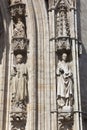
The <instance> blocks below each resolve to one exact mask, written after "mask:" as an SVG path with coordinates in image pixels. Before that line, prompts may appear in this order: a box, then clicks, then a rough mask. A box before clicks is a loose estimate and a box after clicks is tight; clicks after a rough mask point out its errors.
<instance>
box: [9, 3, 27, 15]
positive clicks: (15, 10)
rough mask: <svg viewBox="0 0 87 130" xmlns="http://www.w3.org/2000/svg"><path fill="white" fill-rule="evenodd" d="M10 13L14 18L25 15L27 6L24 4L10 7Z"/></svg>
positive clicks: (15, 4)
mask: <svg viewBox="0 0 87 130" xmlns="http://www.w3.org/2000/svg"><path fill="white" fill-rule="evenodd" d="M10 13H11V16H12V17H15V16H17V15H20V16H23V15H25V4H24V3H14V4H12V5H10Z"/></svg>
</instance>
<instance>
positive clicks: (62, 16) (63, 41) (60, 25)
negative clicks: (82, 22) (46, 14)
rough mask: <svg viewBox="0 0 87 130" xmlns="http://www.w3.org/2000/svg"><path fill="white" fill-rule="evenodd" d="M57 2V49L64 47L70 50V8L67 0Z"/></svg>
mask: <svg viewBox="0 0 87 130" xmlns="http://www.w3.org/2000/svg"><path fill="white" fill-rule="evenodd" d="M57 4H58V5H57V7H55V8H56V9H55V17H56V45H57V50H58V49H64V48H65V49H67V50H70V48H71V44H70V41H69V39H70V25H69V17H68V12H69V9H68V7H67V3H66V1H65V0H60V1H58V3H57Z"/></svg>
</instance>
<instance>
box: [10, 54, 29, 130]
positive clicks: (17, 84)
mask: <svg viewBox="0 0 87 130" xmlns="http://www.w3.org/2000/svg"><path fill="white" fill-rule="evenodd" d="M23 60H24V59H23V56H22V55H21V54H18V55H17V56H16V65H14V66H13V68H12V72H11V85H10V86H11V91H12V97H11V114H10V116H11V122H12V127H14V128H15V127H16V128H17V127H18V126H19V127H20V126H21V122H23V121H24V122H26V117H27V110H26V105H27V102H28V70H27V67H26V65H25V64H24V61H23ZM15 122H17V123H18V125H17V126H15ZM23 124H24V123H23ZM23 126H25V125H23ZM12 130H16V129H12ZM20 130H22V128H20ZM23 130H24V129H23Z"/></svg>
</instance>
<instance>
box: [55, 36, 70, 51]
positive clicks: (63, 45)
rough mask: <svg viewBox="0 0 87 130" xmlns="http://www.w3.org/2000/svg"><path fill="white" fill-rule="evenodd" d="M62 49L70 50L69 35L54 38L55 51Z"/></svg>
mask: <svg viewBox="0 0 87 130" xmlns="http://www.w3.org/2000/svg"><path fill="white" fill-rule="evenodd" d="M63 49H65V50H66V51H69V50H71V40H70V38H69V37H59V38H57V39H56V51H59V50H63Z"/></svg>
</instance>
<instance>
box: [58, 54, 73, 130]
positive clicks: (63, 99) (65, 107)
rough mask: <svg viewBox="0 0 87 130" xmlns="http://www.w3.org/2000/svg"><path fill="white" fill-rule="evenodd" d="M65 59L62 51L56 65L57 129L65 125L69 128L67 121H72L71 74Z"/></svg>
mask: <svg viewBox="0 0 87 130" xmlns="http://www.w3.org/2000/svg"><path fill="white" fill-rule="evenodd" d="M66 60H67V54H66V53H63V54H62V60H61V61H59V62H58V65H57V105H58V127H59V129H58V130H65V127H66V126H67V130H71V129H70V128H68V127H69V126H68V125H67V123H69V122H71V121H72V122H73V114H72V113H73V75H72V72H71V69H70V66H69V63H67V62H66ZM64 122H66V123H65V124H64ZM69 124H72V123H69Z"/></svg>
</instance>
